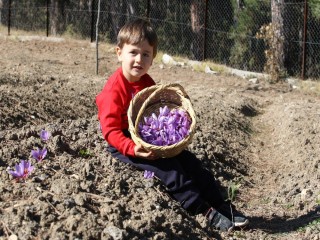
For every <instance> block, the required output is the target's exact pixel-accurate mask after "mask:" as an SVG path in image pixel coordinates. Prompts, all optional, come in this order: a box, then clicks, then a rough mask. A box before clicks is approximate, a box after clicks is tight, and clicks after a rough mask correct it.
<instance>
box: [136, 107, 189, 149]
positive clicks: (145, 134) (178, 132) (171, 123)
mask: <svg viewBox="0 0 320 240" xmlns="http://www.w3.org/2000/svg"><path fill="white" fill-rule="evenodd" d="M190 125H191V120H190V117H189V115H188V113H187V112H186V111H184V110H182V109H172V110H170V109H169V108H168V107H167V106H164V107H163V108H162V107H160V110H159V116H157V115H156V114H155V113H152V114H151V116H150V117H144V121H142V122H140V123H139V125H138V130H139V134H140V136H141V139H142V140H143V141H145V142H147V143H150V144H153V145H156V146H169V145H172V144H175V143H178V142H180V141H181V140H183V139H184V138H185V137H186V136H187V135H188V134H189V129H190Z"/></svg>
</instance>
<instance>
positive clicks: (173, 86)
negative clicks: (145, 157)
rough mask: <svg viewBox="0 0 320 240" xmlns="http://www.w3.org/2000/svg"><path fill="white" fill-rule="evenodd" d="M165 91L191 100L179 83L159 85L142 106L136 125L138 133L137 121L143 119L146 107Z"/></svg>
mask: <svg viewBox="0 0 320 240" xmlns="http://www.w3.org/2000/svg"><path fill="white" fill-rule="evenodd" d="M163 89H173V90H176V92H177V94H179V95H180V96H181V97H184V98H188V99H189V96H188V94H187V93H186V91H185V90H184V88H183V87H182V86H181V85H180V84H178V83H169V84H161V85H158V88H157V89H156V90H155V91H154V92H152V93H151V94H150V96H149V97H148V98H147V99H146V100H145V101H144V103H143V104H142V106H141V108H140V110H139V112H138V114H137V117H136V121H135V123H134V125H135V130H136V132H137V131H138V121H137V120H139V119H140V118H141V115H142V113H143V112H144V110H145V109H146V107H147V106H148V104H149V102H150V101H151V100H152V99H153V98H154V97H155V96H156V94H157V93H158V92H160V91H161V90H163Z"/></svg>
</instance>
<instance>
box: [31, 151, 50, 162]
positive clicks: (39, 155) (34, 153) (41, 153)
mask: <svg viewBox="0 0 320 240" xmlns="http://www.w3.org/2000/svg"><path fill="white" fill-rule="evenodd" d="M47 153H48V151H47V149H46V148H43V149H42V150H41V149H39V148H38V150H31V155H32V157H33V158H34V159H36V160H37V161H38V162H41V161H42V160H43V159H44V158H45V157H46V156H47Z"/></svg>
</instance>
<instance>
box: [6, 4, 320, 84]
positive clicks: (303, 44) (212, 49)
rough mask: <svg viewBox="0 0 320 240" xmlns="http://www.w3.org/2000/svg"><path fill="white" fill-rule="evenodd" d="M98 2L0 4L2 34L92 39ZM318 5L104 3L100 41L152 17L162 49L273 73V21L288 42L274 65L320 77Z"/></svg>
mask: <svg viewBox="0 0 320 240" xmlns="http://www.w3.org/2000/svg"><path fill="white" fill-rule="evenodd" d="M10 3H11V7H10ZM1 4H2V5H1ZM97 4H98V1H97V0H69V1H60V0H32V1H31V0H19V1H18V0H11V1H10V0H0V24H1V27H0V31H1V32H2V33H4V34H8V33H9V32H10V30H11V31H15V30H25V31H36V32H37V34H41V33H44V34H45V33H46V32H47V33H48V34H49V35H70V36H73V37H75V38H81V39H91V41H93V40H94V36H95V35H96V33H95V31H96V30H95V27H96V26H95V24H96V17H97V9H98V6H97ZM318 5H319V6H318V8H315V7H314V6H315V5H313V6H312V7H310V6H309V7H308V8H307V10H308V11H307V12H306V11H305V10H306V9H305V1H303V0H301V1H297V0H291V1H284V0H281V1H275V0H258V1H253V0H229V1H214V0H206V1H196V0H174V1H168V0H167V1H164V0H163V1H155V0H117V1H115V0H113V1H106V0H101V6H100V9H101V12H100V13H101V14H100V21H99V38H100V40H101V41H106V42H109V43H115V42H116V36H117V33H118V31H119V29H120V28H121V27H122V26H123V25H124V24H125V22H127V21H128V20H130V19H133V18H148V19H149V20H150V21H151V23H152V25H153V26H154V28H155V29H156V31H157V33H158V37H159V50H160V51H163V52H166V53H168V54H170V55H179V56H182V57H187V58H190V59H193V60H210V61H212V62H215V63H218V64H223V65H227V66H229V67H233V68H237V69H241V70H246V71H253V72H266V71H267V70H266V69H268V68H266V67H268V66H266V65H267V64H268V57H270V55H269V56H268V55H266V51H268V50H270V49H272V46H270V42H269V43H268V42H267V41H266V39H265V38H263V37H262V38H261V37H260V38H259V37H257V34H258V33H260V32H261V29H262V28H263V27H266V26H268V24H270V23H272V24H273V27H275V26H276V25H278V26H280V28H277V29H276V28H273V29H276V30H274V33H273V38H279V39H278V40H281V41H277V44H278V45H277V47H276V48H273V49H278V50H277V51H279V52H280V53H278V55H276V56H278V58H277V59H276V60H274V61H277V62H276V64H278V65H280V66H281V70H282V73H284V74H286V75H287V76H294V77H300V76H301V75H304V76H305V77H309V78H319V76H320V39H319V38H320V35H319V32H320V31H319V30H320V14H319V10H317V9H320V4H318ZM315 9H316V10H317V11H316V10H315ZM305 14H307V15H305ZM275 23H276V24H275ZM305 23H307V24H306V25H305ZM305 27H306V28H305ZM278 32H279V33H280V35H279V34H278ZM304 33H305V36H306V38H304ZM277 34H278V35H277ZM280 38H281V39H280ZM268 44H269V45H268ZM273 47H274V46H273ZM271 56H273V57H274V56H275V55H271Z"/></svg>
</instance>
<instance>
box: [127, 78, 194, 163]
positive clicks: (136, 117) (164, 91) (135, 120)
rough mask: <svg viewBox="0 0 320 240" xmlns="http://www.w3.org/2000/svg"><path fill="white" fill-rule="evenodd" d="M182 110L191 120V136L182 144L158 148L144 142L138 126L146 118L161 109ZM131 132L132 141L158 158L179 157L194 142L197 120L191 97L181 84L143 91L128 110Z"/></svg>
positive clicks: (155, 87) (155, 86) (156, 86)
mask: <svg viewBox="0 0 320 240" xmlns="http://www.w3.org/2000/svg"><path fill="white" fill-rule="evenodd" d="M164 106H168V108H169V109H182V110H184V111H185V112H187V113H188V114H189V116H190V119H191V125H190V129H189V134H188V135H187V136H186V137H185V138H184V139H183V140H181V141H180V142H178V143H175V144H172V145H168V146H156V145H152V144H149V143H147V142H145V141H143V140H142V139H141V137H140V135H139V131H138V125H139V123H140V122H141V121H143V119H144V117H145V116H146V117H149V116H151V114H152V113H156V114H158V113H159V108H160V107H164ZM128 121H129V131H130V134H131V138H132V140H133V141H134V142H135V143H136V144H140V145H142V146H143V147H144V148H145V149H147V150H151V151H153V152H154V153H155V154H156V155H157V156H159V157H162V158H169V157H174V156H176V155H178V154H179V153H180V152H181V151H182V150H184V149H185V148H186V147H187V146H188V145H189V144H190V143H191V141H192V137H193V135H194V131H195V126H196V118H195V113H194V110H193V107H192V104H191V102H190V99H189V96H188V95H187V93H186V92H185V91H184V89H183V87H182V86H181V85H179V84H165V85H154V86H151V87H148V88H145V89H143V90H142V91H140V92H139V93H137V95H136V96H135V97H134V98H133V99H132V100H131V102H130V106H129V109H128Z"/></svg>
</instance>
